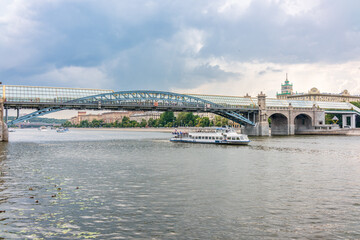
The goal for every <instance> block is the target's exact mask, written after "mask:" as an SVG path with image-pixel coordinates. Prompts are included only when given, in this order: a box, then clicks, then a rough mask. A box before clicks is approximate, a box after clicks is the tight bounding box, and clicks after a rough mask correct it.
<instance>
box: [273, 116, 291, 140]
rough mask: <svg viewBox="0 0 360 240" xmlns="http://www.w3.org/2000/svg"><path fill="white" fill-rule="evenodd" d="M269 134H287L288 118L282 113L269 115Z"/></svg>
mask: <svg viewBox="0 0 360 240" xmlns="http://www.w3.org/2000/svg"><path fill="white" fill-rule="evenodd" d="M269 119H270V120H271V123H270V129H271V135H274V136H276V135H289V118H288V117H287V116H285V115H284V114H282V113H273V114H272V115H270V117H269Z"/></svg>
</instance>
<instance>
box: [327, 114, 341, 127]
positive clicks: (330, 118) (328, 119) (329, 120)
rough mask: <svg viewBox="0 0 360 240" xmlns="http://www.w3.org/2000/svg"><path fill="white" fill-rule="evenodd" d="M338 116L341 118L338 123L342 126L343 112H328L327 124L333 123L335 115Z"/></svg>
mask: <svg viewBox="0 0 360 240" xmlns="http://www.w3.org/2000/svg"><path fill="white" fill-rule="evenodd" d="M335 116H336V117H337V118H338V119H339V121H338V122H337V123H336V124H339V125H340V126H341V125H342V115H341V114H331V113H328V114H326V115H325V124H333V123H334V122H333V120H332V119H333V117H335Z"/></svg>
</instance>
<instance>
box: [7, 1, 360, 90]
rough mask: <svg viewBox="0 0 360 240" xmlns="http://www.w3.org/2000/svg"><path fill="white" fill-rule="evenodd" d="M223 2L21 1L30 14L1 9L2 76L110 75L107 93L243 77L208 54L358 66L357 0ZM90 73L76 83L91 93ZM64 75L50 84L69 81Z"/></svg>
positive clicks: (32, 81) (19, 80) (21, 80)
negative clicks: (289, 8)
mask: <svg viewBox="0 0 360 240" xmlns="http://www.w3.org/2000/svg"><path fill="white" fill-rule="evenodd" d="M224 2H225V0H224V1H222V2H221V1H170V2H169V1H156V2H153V1H115V0H113V1H106V2H99V1H94V0H91V1H78V0H73V1H68V0H63V1H60V0H59V1H54V2H45V3H44V2H42V1H34V2H33V3H29V2H26V4H25V2H19V3H18V4H19V5H21V4H24V6H26V7H25V9H26V10H24V8H19V9H20V10H16V8H15V10H14V11H13V12H12V13H11V14H10V15H9V14H7V13H6V12H1V13H0V14H2V15H1V16H0V35H1V36H0V54H1V56H2V60H0V78H2V79H6V81H7V82H8V84H24V85H40V84H44V81H46V79H44V76H48V77H49V78H50V77H51V76H54V75H53V74H47V73H51V72H53V71H54V69H64V68H65V69H66V68H68V67H79V68H84V69H101V70H99V71H100V72H101V74H103V75H101V76H104V77H106V78H107V79H112V81H105V82H104V84H105V85H104V88H114V89H139V88H147V89H169V88H171V87H176V88H181V87H182V86H183V85H186V87H192V86H194V87H196V86H199V85H201V84H204V83H206V82H213V81H226V80H228V79H230V78H232V79H234V78H235V79H239V81H242V77H241V75H240V74H238V73H235V72H229V71H225V70H224V69H222V68H221V67H220V66H218V65H215V66H214V65H213V64H212V63H211V60H212V59H213V58H223V59H226V60H227V61H229V62H230V61H236V62H254V61H258V62H272V63H277V64H289V63H290V64H295V63H307V64H308V63H316V62H328V63H337V62H339V63H341V62H346V61H352V60H359V56H360V46H359V42H360V41H359V40H360V15H359V14H358V9H360V2H359V1H356V0H349V1H346V2H344V1H341V2H340V1H335V0H330V1H325V0H323V1H321V2H320V4H319V5H317V6H316V7H314V8H312V9H310V10H307V11H304V12H300V13H299V14H295V15H291V14H289V13H287V12H286V11H285V10H284V9H283V7H282V6H281V3H282V1H267V0H253V1H251V3H250V4H249V6H245V7H238V6H235V5H234V6H232V5H230V7H229V9H230V10H229V12H226V11H225V12H221V11H220V10H221V6H222V4H223V5H224ZM9 3H10V4H11V2H9ZM9 3H8V4H9ZM13 4H15V3H13ZM234 4H236V3H234ZM1 7H2V6H1V3H0V8H1ZM3 7H5V6H3ZM19 18H20V19H22V21H18V20H19ZM18 22H20V23H21V22H23V23H24V22H25V23H26V25H24V26H22V25H21V24H16V23H18ZM25 30H26V31H25ZM187 34H188V35H187ZM10 40H11V41H10ZM15 40H16V41H15ZM282 71H283V70H282V69H272V68H266V69H263V70H261V71H258V72H257V73H258V75H260V76H263V75H266V74H267V73H269V72H272V73H276V72H279V73H280V72H282ZM81 72H82V71H78V72H77V73H76V74H77V75H76V77H79V78H81V75H79V73H81ZM67 74H69V73H68V72H67ZM36 76H42V78H41V81H40V80H39V81H37V80H36ZM66 76H67V75H66ZM86 76H87V75H86V74H84V80H81V79H80V80H78V81H76V82H75V83H74V84H77V86H81V87H83V86H84V85H88V87H94V85H93V83H91V82H89V83H87V82H86V79H85V78H86ZM61 79H63V78H61ZM61 79H60V80H58V81H54V80H51V79H49V82H51V84H52V85H58V86H64V85H69V84H71V82H69V81H65V80H64V81H61ZM4 81H5V80H4ZM82 81H83V82H82ZM74 87H76V86H74Z"/></svg>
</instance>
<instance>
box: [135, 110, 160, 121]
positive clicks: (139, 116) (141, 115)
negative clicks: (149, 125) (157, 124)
mask: <svg viewBox="0 0 360 240" xmlns="http://www.w3.org/2000/svg"><path fill="white" fill-rule="evenodd" d="M160 115H161V112H137V113H134V114H132V115H131V116H130V121H137V122H138V123H141V121H142V120H143V119H145V121H146V122H147V121H149V119H150V118H152V119H154V120H155V119H159V118H160Z"/></svg>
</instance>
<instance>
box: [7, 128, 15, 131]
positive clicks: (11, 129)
mask: <svg viewBox="0 0 360 240" xmlns="http://www.w3.org/2000/svg"><path fill="white" fill-rule="evenodd" d="M8 132H16V131H15V129H13V128H9V129H8Z"/></svg>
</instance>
